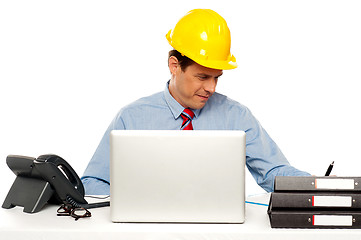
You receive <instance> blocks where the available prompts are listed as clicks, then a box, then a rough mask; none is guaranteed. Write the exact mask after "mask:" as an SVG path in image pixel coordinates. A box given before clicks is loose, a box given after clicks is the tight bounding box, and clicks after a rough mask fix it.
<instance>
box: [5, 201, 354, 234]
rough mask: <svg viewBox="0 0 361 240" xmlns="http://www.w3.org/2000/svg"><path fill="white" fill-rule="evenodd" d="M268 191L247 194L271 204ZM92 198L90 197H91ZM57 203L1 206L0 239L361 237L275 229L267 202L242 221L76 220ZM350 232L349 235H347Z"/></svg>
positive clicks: (105, 216)
mask: <svg viewBox="0 0 361 240" xmlns="http://www.w3.org/2000/svg"><path fill="white" fill-rule="evenodd" d="M269 196H270V195H269V194H263V195H259V196H252V197H248V198H247V200H248V201H252V202H259V203H266V204H268V200H269ZM89 201H91V200H89ZM57 208H58V206H54V205H47V206H45V208H44V209H43V210H41V211H40V212H38V213H35V214H28V213H23V212H22V210H23V209H22V208H21V207H15V208H13V209H3V208H1V209H0V237H1V239H12V240H16V239H27V240H28V239H62V240H63V239H64V237H65V238H66V239H87V240H91V239H107V240H110V239H127V240H129V239H187V240H188V239H190V240H192V239H194V240H199V239H208V240H210V239H256V240H257V239H268V240H272V239H277V240H280V239H282V238H283V239H291V238H292V239H305V238H306V237H308V238H309V239H313V238H317V239H327V240H332V239H344V238H345V236H347V240H353V239H355V240H356V239H357V240H359V239H361V229H351V230H350V229H272V228H271V227H270V224H269V220H268V215H267V206H262V205H255V204H246V222H245V223H243V224H165V223H160V224H157V223H151V224H145V223H112V222H111V221H110V209H109V207H107V208H98V209H91V212H92V217H91V218H83V219H79V220H78V221H75V220H74V218H72V217H67V216H66V217H65V216H63V217H58V216H56V210H57ZM346 234H347V235H346Z"/></svg>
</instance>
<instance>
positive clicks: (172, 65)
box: [168, 56, 180, 75]
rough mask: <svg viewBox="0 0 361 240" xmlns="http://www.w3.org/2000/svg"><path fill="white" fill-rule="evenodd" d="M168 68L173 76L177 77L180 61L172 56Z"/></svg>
mask: <svg viewBox="0 0 361 240" xmlns="http://www.w3.org/2000/svg"><path fill="white" fill-rule="evenodd" d="M168 67H169V71H170V73H171V74H172V75H175V74H176V72H177V70H178V68H179V67H180V66H179V62H178V59H177V58H176V57H175V56H171V57H169V59H168Z"/></svg>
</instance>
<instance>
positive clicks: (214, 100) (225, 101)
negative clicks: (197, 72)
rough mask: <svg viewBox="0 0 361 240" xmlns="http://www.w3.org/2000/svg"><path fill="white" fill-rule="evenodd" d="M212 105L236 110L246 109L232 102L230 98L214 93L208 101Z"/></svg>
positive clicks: (234, 101)
mask: <svg viewBox="0 0 361 240" xmlns="http://www.w3.org/2000/svg"><path fill="white" fill-rule="evenodd" d="M209 101H210V103H211V104H212V105H216V106H217V105H218V106H223V107H224V106H227V107H229V108H238V109H246V108H247V107H246V106H244V105H243V104H241V103H239V102H237V101H236V100H233V99H232V98H229V97H227V96H226V95H223V94H221V93H218V92H215V93H214V94H213V95H212V97H211V98H210V99H209Z"/></svg>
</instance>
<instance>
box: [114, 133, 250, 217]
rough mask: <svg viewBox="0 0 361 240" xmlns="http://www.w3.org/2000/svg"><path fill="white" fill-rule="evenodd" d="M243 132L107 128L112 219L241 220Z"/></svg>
mask: <svg viewBox="0 0 361 240" xmlns="http://www.w3.org/2000/svg"><path fill="white" fill-rule="evenodd" d="M245 135H246V134H245V132H243V131H223V130H219V131H206V130H204V131H203V130H199V131H177V130H113V131H112V132H111V134H110V196H111V197H110V199H111V200H110V211H111V220H112V221H113V222H141V223H243V222H244V219H245V152H246V147H245V146H246V140H245Z"/></svg>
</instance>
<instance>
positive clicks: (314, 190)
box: [268, 176, 361, 228]
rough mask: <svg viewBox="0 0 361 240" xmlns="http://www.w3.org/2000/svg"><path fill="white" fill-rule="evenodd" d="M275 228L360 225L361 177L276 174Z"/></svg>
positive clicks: (271, 208)
mask: <svg viewBox="0 0 361 240" xmlns="http://www.w3.org/2000/svg"><path fill="white" fill-rule="evenodd" d="M274 186H275V187H274V192H273V193H271V198H270V203H269V208H268V215H269V219H270V223H271V227H272V228H361V177H316V176H309V177H276V179H275V185H274Z"/></svg>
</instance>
